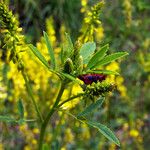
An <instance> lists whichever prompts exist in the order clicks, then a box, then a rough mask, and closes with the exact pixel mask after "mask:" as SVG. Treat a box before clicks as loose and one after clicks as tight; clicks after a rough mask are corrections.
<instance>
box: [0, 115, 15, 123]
mask: <svg viewBox="0 0 150 150" xmlns="http://www.w3.org/2000/svg"><path fill="white" fill-rule="evenodd" d="M0 122H7V123H16V120H15V119H14V118H12V117H10V116H0Z"/></svg>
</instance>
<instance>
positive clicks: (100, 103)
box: [77, 97, 104, 117]
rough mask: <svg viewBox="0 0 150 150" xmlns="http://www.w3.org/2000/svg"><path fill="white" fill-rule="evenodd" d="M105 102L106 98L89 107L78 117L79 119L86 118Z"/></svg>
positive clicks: (101, 98)
mask: <svg viewBox="0 0 150 150" xmlns="http://www.w3.org/2000/svg"><path fill="white" fill-rule="evenodd" d="M103 102H104V97H100V98H99V99H98V100H97V101H96V102H95V103H92V104H90V105H89V106H88V107H86V108H85V109H84V111H82V112H81V113H79V114H78V115H77V117H82V116H86V115H88V114H89V113H91V112H92V111H93V110H94V109H96V108H97V107H100V106H101V105H102V103H103Z"/></svg>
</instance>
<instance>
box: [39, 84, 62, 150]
mask: <svg viewBox="0 0 150 150" xmlns="http://www.w3.org/2000/svg"><path fill="white" fill-rule="evenodd" d="M64 89H65V83H64V82H61V87H60V90H59V93H58V95H57V98H56V101H55V103H54V105H53V107H52V108H51V109H50V111H49V113H48V114H47V116H46V118H45V120H44V122H43V123H42V125H41V131H40V138H39V150H42V146H43V141H44V136H45V131H46V127H47V125H48V122H49V120H50V118H51V116H52V115H53V113H54V112H55V110H56V108H57V106H58V104H59V101H60V99H61V96H62V94H63V92H64Z"/></svg>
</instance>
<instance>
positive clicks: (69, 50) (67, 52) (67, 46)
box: [63, 33, 74, 60]
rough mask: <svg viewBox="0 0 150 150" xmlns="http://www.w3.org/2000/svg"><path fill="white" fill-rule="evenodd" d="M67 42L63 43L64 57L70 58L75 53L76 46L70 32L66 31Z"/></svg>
mask: <svg viewBox="0 0 150 150" xmlns="http://www.w3.org/2000/svg"><path fill="white" fill-rule="evenodd" d="M65 38H66V40H65V43H64V44H63V59H64V60H66V59H67V58H70V57H71V56H72V54H73V51H74V48H73V43H72V41H71V38H70V36H69V34H68V33H65Z"/></svg>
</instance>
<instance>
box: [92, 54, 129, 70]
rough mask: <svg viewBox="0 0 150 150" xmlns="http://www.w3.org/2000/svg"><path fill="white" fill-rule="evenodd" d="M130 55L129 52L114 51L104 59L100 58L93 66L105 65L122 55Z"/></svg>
mask: <svg viewBox="0 0 150 150" xmlns="http://www.w3.org/2000/svg"><path fill="white" fill-rule="evenodd" d="M126 55H128V53H127V52H118V53H114V54H111V55H108V56H106V57H104V58H103V59H102V60H100V61H99V62H97V64H96V65H95V66H93V67H92V68H96V67H98V66H103V65H106V64H108V63H110V62H112V61H115V60H117V59H119V58H121V57H124V56H126Z"/></svg>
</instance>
